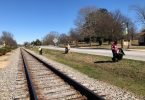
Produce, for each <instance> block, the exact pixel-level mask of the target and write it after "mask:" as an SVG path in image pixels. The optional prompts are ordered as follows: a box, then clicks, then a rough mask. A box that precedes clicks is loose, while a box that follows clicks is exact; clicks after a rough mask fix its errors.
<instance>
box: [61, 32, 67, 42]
mask: <svg viewBox="0 0 145 100" xmlns="http://www.w3.org/2000/svg"><path fill="white" fill-rule="evenodd" d="M59 43H60V44H66V43H68V36H67V35H66V34H64V33H62V34H60V35H59Z"/></svg>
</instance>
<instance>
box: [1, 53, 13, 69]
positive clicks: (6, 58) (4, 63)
mask: <svg viewBox="0 0 145 100" xmlns="http://www.w3.org/2000/svg"><path fill="white" fill-rule="evenodd" d="M10 55H11V52H9V53H7V54H6V55H3V56H0V68H5V67H6V66H7V64H8V62H9V57H10Z"/></svg>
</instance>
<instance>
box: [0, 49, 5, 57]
mask: <svg viewBox="0 0 145 100" xmlns="http://www.w3.org/2000/svg"><path fill="white" fill-rule="evenodd" d="M5 54H6V50H5V48H0V56H2V55H5Z"/></svg>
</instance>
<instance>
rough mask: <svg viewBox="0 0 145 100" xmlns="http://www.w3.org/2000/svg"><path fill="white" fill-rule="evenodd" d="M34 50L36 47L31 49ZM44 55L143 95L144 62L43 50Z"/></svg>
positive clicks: (144, 85)
mask: <svg viewBox="0 0 145 100" xmlns="http://www.w3.org/2000/svg"><path fill="white" fill-rule="evenodd" d="M33 50H34V51H36V49H33ZM43 53H44V56H46V57H48V58H49V59H53V60H55V61H58V62H60V63H64V64H66V65H69V66H70V67H72V68H75V69H77V70H79V71H80V72H82V73H85V74H87V75H88V76H89V77H93V78H96V79H99V80H102V81H105V82H108V83H110V84H113V85H116V86H119V87H121V88H123V89H127V90H129V91H132V92H134V93H136V94H137V95H142V96H144V95H145V84H144V83H145V62H143V61H135V60H127V59H123V60H122V61H119V62H116V63H114V62H112V61H111V58H110V57H104V56H96V55H88V54H80V53H72V52H71V53H69V54H63V52H62V51H56V50H44V52H43Z"/></svg>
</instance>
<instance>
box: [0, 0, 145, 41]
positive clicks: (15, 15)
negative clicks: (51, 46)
mask: <svg viewBox="0 0 145 100" xmlns="http://www.w3.org/2000/svg"><path fill="white" fill-rule="evenodd" d="M144 4H145V0H0V35H1V33H2V31H8V32H11V33H12V34H13V35H14V38H15V39H16V41H17V42H18V43H20V44H22V43H23V42H25V41H32V40H35V39H37V38H38V39H42V38H43V37H44V36H45V35H46V34H47V33H49V32H50V31H57V32H60V33H67V32H68V31H69V30H70V29H71V28H73V27H74V26H75V25H74V21H75V20H76V18H77V15H78V11H79V10H80V9H81V8H83V7H86V6H96V7H98V8H106V9H107V10H109V11H114V10H117V9H120V10H121V12H122V13H123V14H124V15H126V16H128V17H130V18H131V19H132V20H133V22H135V21H136V19H135V18H136V17H135V13H134V11H132V10H130V9H129V7H130V6H131V5H139V6H144ZM136 25H137V27H138V26H139V27H138V28H140V25H139V24H138V23H136Z"/></svg>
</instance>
